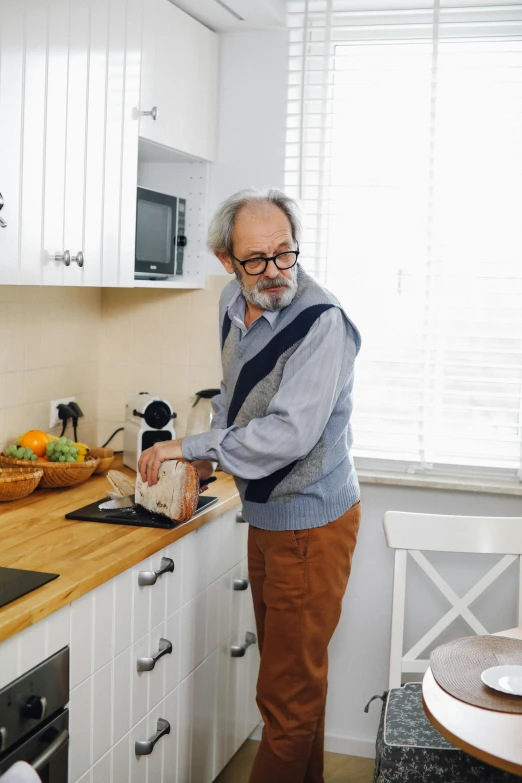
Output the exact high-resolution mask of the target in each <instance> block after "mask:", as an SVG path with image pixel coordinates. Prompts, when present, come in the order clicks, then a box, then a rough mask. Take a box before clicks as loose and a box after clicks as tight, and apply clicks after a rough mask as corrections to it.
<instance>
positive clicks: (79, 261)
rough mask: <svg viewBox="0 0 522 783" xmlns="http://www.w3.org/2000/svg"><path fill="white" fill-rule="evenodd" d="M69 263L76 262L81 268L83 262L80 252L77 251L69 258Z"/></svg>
mask: <svg viewBox="0 0 522 783" xmlns="http://www.w3.org/2000/svg"><path fill="white" fill-rule="evenodd" d="M71 261H76V263H77V264H78V266H79V267H80V268H81V267H82V266H83V261H84V257H83V253H82V251H81V250H78V252H77V254H76V255H75V256H73V257H72V258H71Z"/></svg>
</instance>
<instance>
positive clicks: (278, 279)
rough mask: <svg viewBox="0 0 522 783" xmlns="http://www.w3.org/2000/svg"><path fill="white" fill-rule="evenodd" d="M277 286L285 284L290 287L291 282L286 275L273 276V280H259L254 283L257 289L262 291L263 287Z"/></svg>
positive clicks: (291, 285)
mask: <svg viewBox="0 0 522 783" xmlns="http://www.w3.org/2000/svg"><path fill="white" fill-rule="evenodd" d="M279 286H285V287H286V288H292V287H293V282H292V281H291V280H288V278H286V277H274V279H273V280H268V279H264V280H259V281H258V283H257V285H256V290H257V291H264V290H265V288H279Z"/></svg>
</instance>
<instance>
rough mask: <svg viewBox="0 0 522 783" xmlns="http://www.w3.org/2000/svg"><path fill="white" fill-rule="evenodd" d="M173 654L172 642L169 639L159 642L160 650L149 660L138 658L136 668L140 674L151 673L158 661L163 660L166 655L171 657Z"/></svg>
mask: <svg viewBox="0 0 522 783" xmlns="http://www.w3.org/2000/svg"><path fill="white" fill-rule="evenodd" d="M171 653H172V642H169V640H168V639H160V640H159V650H158V652H157V653H154V655H151V656H150V657H149V658H138V660H137V665H136V668H137V670H138V671H139V672H151V671H152V670H153V669H154V667H155V666H156V663H157V661H159V659H160V658H163V656H164V655H170V654H171Z"/></svg>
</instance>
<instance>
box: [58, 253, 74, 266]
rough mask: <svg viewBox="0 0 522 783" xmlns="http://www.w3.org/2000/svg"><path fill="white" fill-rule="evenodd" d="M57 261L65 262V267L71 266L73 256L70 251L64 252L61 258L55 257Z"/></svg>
mask: <svg viewBox="0 0 522 783" xmlns="http://www.w3.org/2000/svg"><path fill="white" fill-rule="evenodd" d="M54 260H55V261H63V263H64V264H65V266H71V254H70V253H69V251H68V250H64V251H63V253H62V255H61V256H55V257H54Z"/></svg>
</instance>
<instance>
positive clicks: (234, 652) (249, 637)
mask: <svg viewBox="0 0 522 783" xmlns="http://www.w3.org/2000/svg"><path fill="white" fill-rule="evenodd" d="M256 642H257V637H256V635H255V633H252V632H251V631H247V632H246V634H245V643H244V644H233V645H232V647H231V648H230V655H231V656H232V658H242V657H243V655H244V654H245V653H246V651H247V647H250V645H251V644H255V643H256Z"/></svg>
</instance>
